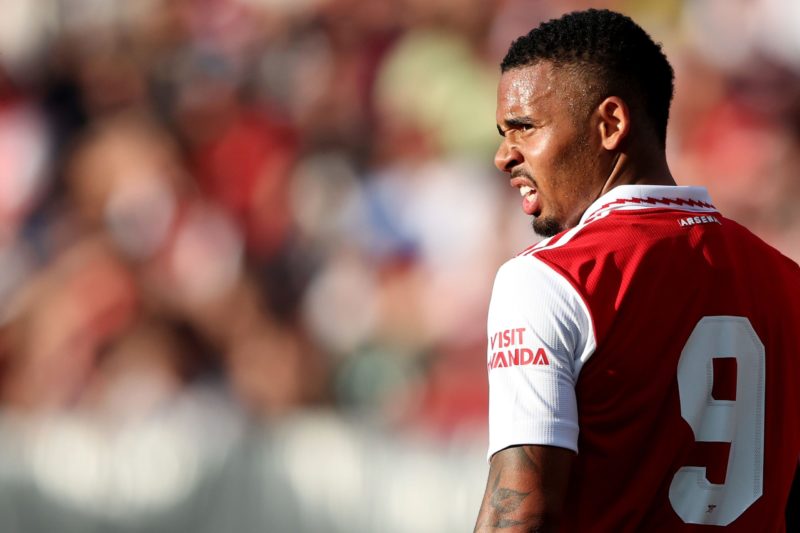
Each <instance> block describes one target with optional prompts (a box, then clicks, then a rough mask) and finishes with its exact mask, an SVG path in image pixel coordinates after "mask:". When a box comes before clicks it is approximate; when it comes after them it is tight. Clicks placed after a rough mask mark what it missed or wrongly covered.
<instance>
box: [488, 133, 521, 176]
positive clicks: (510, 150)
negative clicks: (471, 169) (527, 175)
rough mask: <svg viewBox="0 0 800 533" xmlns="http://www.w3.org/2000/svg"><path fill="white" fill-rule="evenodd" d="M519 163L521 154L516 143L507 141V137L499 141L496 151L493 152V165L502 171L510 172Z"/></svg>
mask: <svg viewBox="0 0 800 533" xmlns="http://www.w3.org/2000/svg"><path fill="white" fill-rule="evenodd" d="M520 163H522V154H520V153H519V150H518V149H517V147H516V145H514V144H512V143H509V142H508V139H506V140H504V141H503V142H502V143H500V147H499V148H498V149H497V153H495V154H494V166H496V167H497V168H498V169H500V170H502V171H503V172H511V170H512V169H513V168H514V167H515V166H517V165H519V164H520Z"/></svg>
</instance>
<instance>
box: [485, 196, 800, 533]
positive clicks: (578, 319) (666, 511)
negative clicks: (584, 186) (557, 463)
mask: <svg viewBox="0 0 800 533" xmlns="http://www.w3.org/2000/svg"><path fill="white" fill-rule="evenodd" d="M487 367H488V371H489V456H490V457H491V455H492V454H494V453H495V452H497V451H499V450H501V449H503V448H506V447H508V446H514V445H522V444H540V445H552V446H559V447H564V448H569V449H571V450H574V451H576V452H577V453H578V455H577V458H576V462H575V466H574V469H573V476H572V480H571V483H570V488H569V495H568V506H569V509H570V511H568V512H567V517H566V520H567V524H565V526H564V529H565V530H568V531H572V530H577V531H592V532H601V531H613V532H620V531H694V530H698V531H706V530H708V531H711V530H713V528H712V527H709V526H726V527H727V529H726V531H748V532H750V531H782V530H784V527H785V526H784V512H785V506H786V499H787V495H788V492H789V487H790V485H791V482H792V478H793V476H794V472H795V467H796V465H797V463H798V456H799V455H800V267H798V265H797V264H795V263H794V262H792V261H791V260H789V259H788V258H786V257H784V256H782V255H781V254H780V253H779V252H777V251H776V250H774V249H773V248H771V247H770V246H768V245H767V244H765V243H764V242H763V241H761V240H760V239H758V238H757V237H755V236H754V235H753V234H752V233H750V232H749V231H748V230H746V229H745V228H743V227H742V226H740V225H738V224H736V223H735V222H733V221H731V220H728V219H726V218H724V217H723V216H722V215H721V214H720V213H719V212H718V211H717V210H716V209H715V208H714V206H713V205H712V204H711V200H710V199H709V198H708V195H707V193H706V191H705V189H703V188H697V187H665V186H638V185H636V186H634V185H628V186H620V187H616V188H615V189H613V190H612V191H610V192H609V193H608V194H606V195H604V196H603V197H601V198H600V199H598V200H597V201H596V202H594V203H593V204H592V205H591V206H590V207H589V209H588V210H587V211H586V213H585V214H584V216H583V217H582V219H581V222H580V223H579V224H578V226H576V227H575V228H573V229H570V230H568V231H565V232H562V233H561V234H559V235H556V236H554V237H551V238H549V239H546V240H544V241H542V242H540V243H539V244H537V245H535V246H533V247H531V248H529V249H527V250H525V251H524V252H522V253H521V254H520V255H518V256H517V257H515V258H514V259H511V260H510V261H508V262H507V263H506V264H504V265H503V266H502V267H501V268H500V270H499V272H498V274H497V279H496V280H495V286H494V291H493V294H492V301H491V305H490V309H489V320H488V346H487Z"/></svg>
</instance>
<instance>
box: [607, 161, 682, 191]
mask: <svg viewBox="0 0 800 533" xmlns="http://www.w3.org/2000/svg"><path fill="white" fill-rule="evenodd" d="M619 185H676V183H675V179H674V178H673V177H672V173H670V171H669V166H667V159H666V156H661V157H658V158H641V159H638V160H637V159H635V158H632V157H631V156H629V155H628V154H626V153H623V152H619V153H617V155H616V156H615V157H614V160H613V164H612V168H611V172H610V173H609V175H608V179H606V181H605V183H604V184H603V188H602V191H601V192H600V195H601V196H602V195H603V194H605V193H607V192H608V191H610V190H611V189H613V188H614V187H618V186H619Z"/></svg>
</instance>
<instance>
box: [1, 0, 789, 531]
mask: <svg viewBox="0 0 800 533" xmlns="http://www.w3.org/2000/svg"><path fill="white" fill-rule="evenodd" d="M590 6H594V7H610V8H613V9H617V10H619V11H622V12H624V13H626V14H629V15H631V16H632V17H634V19H635V20H637V21H638V22H639V23H640V24H642V25H643V26H644V27H645V28H646V29H647V30H648V31H649V32H650V33H651V34H652V35H653V36H654V38H655V39H656V40H658V41H660V42H662V43H663V45H664V48H665V51H666V52H667V55H668V57H669V58H670V60H671V61H672V63H673V65H674V67H675V70H676V76H677V92H676V97H675V102H674V105H673V110H672V115H671V123H670V133H669V138H668V157H669V162H670V164H671V167H672V169H673V173H674V175H675V176H676V178H677V179H678V181H679V182H680V183H681V184H696V185H704V186H706V187H708V188H709V190H710V193H711V195H712V198H714V199H715V202H716V204H717V206H718V207H719V208H720V209H721V210H722V211H723V212H724V213H725V214H726V215H728V216H730V217H732V218H734V219H737V220H739V221H740V222H742V223H744V224H745V225H747V226H748V227H750V228H751V229H752V230H753V231H755V232H756V233H757V234H759V235H760V236H762V237H763V238H764V239H766V240H767V241H768V242H770V243H772V244H773V245H774V246H776V247H777V248H779V249H780V250H782V251H783V252H784V253H785V254H786V255H788V256H790V257H792V258H793V259H794V260H796V261H797V260H798V259H800V179H798V172H800V149H799V148H800V31H798V28H800V3H798V2H794V1H793V0H669V1H660V0H659V1H656V0H652V1H632V0H631V1H608V2H585V1H574V0H570V1H555V0H553V1H545V0H538V1H536V0H497V1H491V0H135V1H133V0H129V1H125V0H36V1H29V0H9V1H4V2H1V3H0V530H2V531H4V532H20V533H28V532H52V531H59V532H72V531H74V532H87V531H88V532H153V531H159V532H160V531H164V532H173V531H174V532H184V531H185V532H201V533H203V532H250V531H253V532H255V531H270V532H279V533H281V532H288V533H293V532H298V533H302V532H306V531H308V532H311V531H314V532H320V531H322V532H352V533H359V532H390V533H391V532H432V533H433V532H436V533H441V532H448V531H453V532H455V531H468V530H471V528H472V525H473V523H474V519H475V516H476V514H477V509H478V504H479V500H480V497H481V495H482V493H483V486H484V482H485V476H486V472H487V468H488V467H487V465H486V462H485V455H484V454H485V446H486V430H485V416H486V398H487V391H486V376H485V363H484V343H485V314H486V307H487V303H488V298H489V293H490V290H491V283H492V280H493V276H494V272H495V270H496V269H497V267H498V266H499V265H500V264H501V263H502V262H503V261H504V260H505V259H507V258H509V257H511V256H512V255H514V253H515V252H517V251H519V250H521V249H522V248H524V247H525V246H527V245H528V244H530V243H531V242H532V241H533V240H534V236H533V234H532V232H531V231H530V229H529V221H528V220H527V219H526V217H525V215H524V214H523V213H522V212H521V210H520V207H519V197H518V194H517V192H516V191H515V190H512V189H511V188H510V187H508V185H507V180H506V179H505V178H503V177H502V176H501V175H500V174H499V173H498V172H497V171H496V170H495V169H494V168H493V166H492V157H493V153H494V150H495V148H496V145H497V142H498V137H497V133H496V130H495V124H494V106H495V84H496V82H497V80H498V77H499V71H498V67H497V65H498V63H499V61H500V59H501V58H502V56H503V54H504V52H505V50H506V48H507V47H508V45H509V43H510V41H511V40H512V39H513V38H515V37H517V36H518V35H521V34H523V33H525V32H527V31H528V30H529V29H530V28H532V27H534V26H535V25H537V24H538V23H539V22H541V21H543V20H546V19H549V18H552V17H554V16H557V15H559V14H560V13H562V12H565V11H570V10H573V9H580V8H585V7H590Z"/></svg>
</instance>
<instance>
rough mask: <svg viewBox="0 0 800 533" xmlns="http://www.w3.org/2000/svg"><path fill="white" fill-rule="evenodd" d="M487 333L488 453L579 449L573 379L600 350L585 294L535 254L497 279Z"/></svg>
mask: <svg viewBox="0 0 800 533" xmlns="http://www.w3.org/2000/svg"><path fill="white" fill-rule="evenodd" d="M487 333H488V343H487V349H486V352H487V368H488V372H489V452H488V457H489V458H491V456H492V455H493V454H494V453H496V452H498V451H500V450H502V449H503V448H507V447H509V446H515V445H521V444H543V445H550V446H559V447H562V448H568V449H571V450H573V451H578V412H577V404H576V400H575V383H576V381H577V379H578V374H579V373H580V369H581V367H582V366H583V363H584V362H586V360H588V358H589V357H590V356H591V354H592V353H593V352H594V348H595V340H594V332H593V331H592V321H591V318H590V316H589V312H588V309H587V308H586V305H585V303H584V302H583V299H582V298H581V297H580V295H578V294H577V292H576V291H575V289H574V288H573V287H572V286H571V285H570V284H569V282H568V281H567V280H566V279H564V278H563V277H561V276H560V275H559V274H557V273H556V272H554V271H553V270H552V269H551V268H550V267H548V266H547V265H545V264H544V263H542V262H541V261H539V260H538V259H536V257H535V256H519V257H515V258H514V259H511V260H510V261H508V262H507V263H505V264H504V265H503V266H502V267H501V268H500V270H499V271H498V273H497V277H496V278H495V282H494V289H493V291H492V301H491V304H490V305H489V320H488V330H487Z"/></svg>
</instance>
